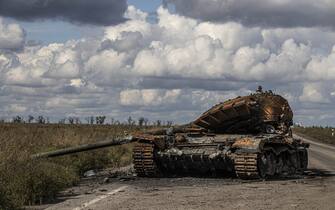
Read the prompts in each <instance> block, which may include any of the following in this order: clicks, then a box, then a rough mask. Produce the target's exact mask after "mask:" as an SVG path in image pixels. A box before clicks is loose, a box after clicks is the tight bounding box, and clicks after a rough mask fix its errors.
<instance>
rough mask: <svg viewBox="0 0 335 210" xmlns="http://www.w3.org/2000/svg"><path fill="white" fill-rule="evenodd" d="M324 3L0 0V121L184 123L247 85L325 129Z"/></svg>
mask: <svg viewBox="0 0 335 210" xmlns="http://www.w3.org/2000/svg"><path fill="white" fill-rule="evenodd" d="M334 20H335V2H334V0H319V1H314V0H296V1H294V2H293V3H292V1H289V0H267V1H265V0H235V1H231V0H163V1H161V0H150V1H148V0H129V1H126V0H95V1H91V0H71V1H67V0H0V117H2V118H8V117H11V116H15V115H22V116H27V115H30V114H31V115H45V116H49V117H50V118H51V119H54V120H57V119H60V118H62V117H67V116H79V117H83V118H84V117H86V116H90V115H106V116H108V117H109V118H111V117H113V118H115V119H118V120H125V119H126V118H127V117H128V116H130V115H131V116H133V117H134V118H138V117H141V116H145V117H148V118H149V119H152V120H156V119H163V120H171V121H174V122H180V123H182V122H188V121H190V120H192V119H194V118H196V117H197V116H198V115H199V114H200V113H202V112H203V111H205V110H206V109H208V108H210V107H211V106H212V105H214V104H216V103H218V102H221V101H223V100H226V99H228V98H231V97H235V96H238V95H245V94H249V93H250V92H251V91H253V90H255V89H256V88H257V86H258V85H263V86H264V88H265V89H272V90H274V91H275V92H276V93H279V94H282V95H284V96H285V97H286V98H287V99H288V100H289V102H290V104H291V106H292V108H293V110H294V113H295V121H296V122H301V123H303V124H306V125H313V124H314V125H334V124H335V109H334V107H335V83H334V81H335V21H334Z"/></svg>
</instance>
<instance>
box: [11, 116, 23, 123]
mask: <svg viewBox="0 0 335 210" xmlns="http://www.w3.org/2000/svg"><path fill="white" fill-rule="evenodd" d="M23 122H24V121H23V118H22V117H21V116H16V117H13V123H23Z"/></svg>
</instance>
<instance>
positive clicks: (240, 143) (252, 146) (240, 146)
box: [232, 137, 264, 152]
mask: <svg viewBox="0 0 335 210" xmlns="http://www.w3.org/2000/svg"><path fill="white" fill-rule="evenodd" d="M263 145H264V141H263V140H262V139H255V138H250V137H245V138H241V139H238V140H236V141H235V142H234V144H233V145H232V148H234V149H236V150H238V151H240V152H259V151H260V150H261V149H262V148H263Z"/></svg>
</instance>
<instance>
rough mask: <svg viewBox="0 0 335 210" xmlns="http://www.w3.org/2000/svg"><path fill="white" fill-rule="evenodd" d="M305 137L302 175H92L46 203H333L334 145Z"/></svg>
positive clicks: (77, 209) (72, 207)
mask: <svg viewBox="0 0 335 210" xmlns="http://www.w3.org/2000/svg"><path fill="white" fill-rule="evenodd" d="M300 138H301V137H300ZM304 140H305V141H306V142H308V143H310V144H311V146H310V149H309V169H310V172H309V173H308V175H306V176H303V177H299V178H292V179H285V180H268V181H241V180H238V179H216V178H215V179H213V178H190V177H186V178H163V179H149V178H147V179H145V178H135V179H130V180H123V179H121V180H120V179H111V180H110V182H109V183H107V184H106V183H105V184H100V182H101V179H100V180H99V179H97V180H91V181H86V182H84V183H82V184H81V185H80V186H78V187H74V188H71V189H69V190H67V191H66V192H64V197H60V199H62V198H63V199H64V202H61V203H58V204H55V205H51V206H49V208H47V209H48V210H56V209H57V210H88V209H94V210H105V209H106V210H107V209H108V210H109V209H304V210H306V209H335V202H334V199H335V176H334V175H335V147H334V146H330V145H325V144H322V143H317V142H312V141H310V140H308V139H304Z"/></svg>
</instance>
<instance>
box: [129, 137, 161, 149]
mask: <svg viewBox="0 0 335 210" xmlns="http://www.w3.org/2000/svg"><path fill="white" fill-rule="evenodd" d="M133 138H134V139H136V141H137V142H140V143H151V144H154V145H155V146H157V147H158V148H160V149H165V148H166V142H165V138H164V136H158V135H157V136H156V135H155V136H154V135H150V134H135V135H133Z"/></svg>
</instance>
